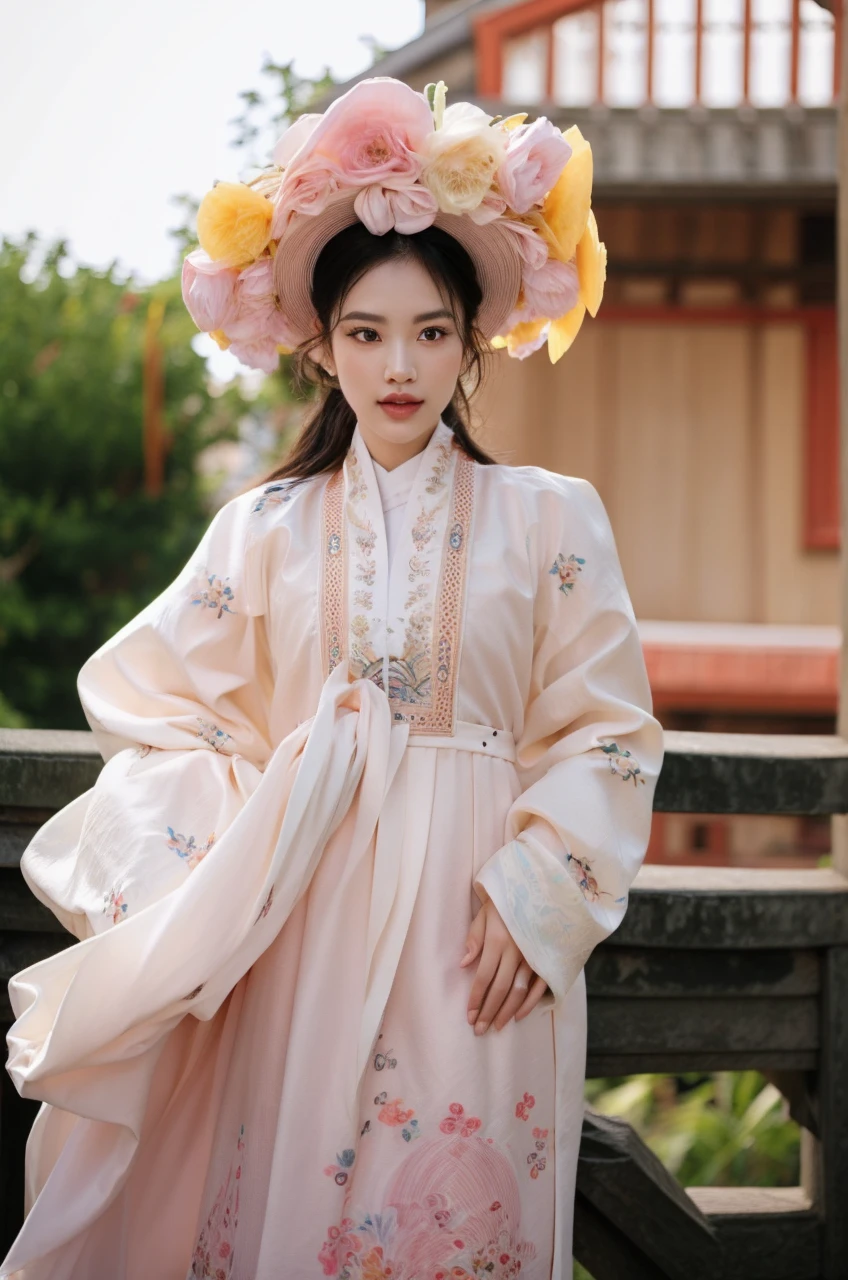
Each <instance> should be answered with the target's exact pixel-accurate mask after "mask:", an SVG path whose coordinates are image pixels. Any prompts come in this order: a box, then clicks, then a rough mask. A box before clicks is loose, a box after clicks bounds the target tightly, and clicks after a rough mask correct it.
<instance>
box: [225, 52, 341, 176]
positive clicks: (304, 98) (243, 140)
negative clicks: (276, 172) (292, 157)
mask: <svg viewBox="0 0 848 1280" xmlns="http://www.w3.org/2000/svg"><path fill="white" fill-rule="evenodd" d="M260 74H261V75H263V76H265V77H266V78H267V80H268V81H269V82H270V83H269V84H268V86H267V87H266V88H265V89H264V91H263V90H260V89H246V90H244V91H243V92H242V93H240V94H239V97H240V98H241V102H242V110H241V114H240V115H238V116H236V117H235V118H234V119H233V120H231V121H230V124H231V125H233V127H234V128H235V129H236V136H235V138H234V139H233V146H234V147H238V148H240V149H241V150H242V151H243V152H244V153H245V158H246V159H247V161H248V163H250V164H258V165H260V166H263V165H264V164H266V163H267V162H266V161H265V160H256V158H255V156H256V149H257V148H259V149H260V150H261V151H263V152H265V153H267V154H269V155H270V152H271V149H272V148H273V145H274V143H275V142H276V141H277V139H278V138H279V136H280V134H281V133H282V132H283V130H284V129H285V127H286V125H288V124H290V123H291V122H292V120H296V119H297V117H298V116H299V115H302V114H303V113H304V112H305V111H310V110H312V106H313V103H315V102H316V101H317V100H318V99H320V98H322V97H323V96H324V94H325V93H327V91H328V90H330V89H332V87H333V85H334V84H335V83H336V81H335V80H334V79H333V77H332V76H331V74H330V68H329V67H325V68H324V70H323V71H322V73H321V75H320V76H317V77H314V78H310V77H309V76H301V75H298V73H297V72H296V71H295V69H294V60H291V61H289V62H275V61H274V59H273V58H271V57H269V56H268V55H267V54H266V56H265V61H264V62H263V64H262V67H261V72H260Z"/></svg>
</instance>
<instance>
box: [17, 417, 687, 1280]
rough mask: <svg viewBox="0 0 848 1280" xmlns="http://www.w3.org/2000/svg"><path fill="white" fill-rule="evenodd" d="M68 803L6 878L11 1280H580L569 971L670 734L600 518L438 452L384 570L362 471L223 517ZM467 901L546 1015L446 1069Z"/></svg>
mask: <svg viewBox="0 0 848 1280" xmlns="http://www.w3.org/2000/svg"><path fill="white" fill-rule="evenodd" d="M78 688H79V694H80V698H81V701H82V705H83V708H84V710H85V714H86V717H87V719H88V722H89V724H90V726H91V729H92V731H93V733H94V735H95V738H96V741H97V744H98V747H99V749H100V751H101V753H102V755H103V757H104V761H105V763H104V767H103V770H102V771H101V773H100V775H99V777H98V779H97V782H96V784H95V786H94V787H92V788H91V789H90V790H89V791H88V792H86V793H85V794H84V795H82V796H80V797H79V798H78V799H77V800H75V801H74V802H73V803H71V804H69V805H68V806H67V807H66V808H64V809H62V810H61V811H60V812H59V813H57V814H56V815H55V816H54V817H53V818H51V819H50V820H49V821H48V822H47V823H46V824H45V825H44V826H43V827H42V828H41V829H40V831H39V832H38V833H37V835H36V836H35V838H34V839H33V841H32V842H31V844H30V845H29V847H28V848H27V850H26V851H25V853H24V855H23V860H22V871H23V874H24V876H25V878H26V880H27V883H28V884H29V886H30V888H31V890H32V892H33V893H34V894H35V895H36V896H37V897H38V898H39V899H40V900H41V901H42V902H44V903H45V904H46V905H47V906H48V907H50V909H51V910H52V911H53V912H54V913H55V914H56V916H57V917H58V918H59V919H60V920H61V922H62V923H63V924H64V925H65V927H66V928H67V929H69V930H70V931H71V932H72V933H73V934H74V935H75V937H76V938H77V939H78V941H77V942H76V943H75V944H74V945H73V946H71V947H69V948H68V949H66V950H64V951H62V952H60V953H59V954H57V955H55V956H52V957H50V958H49V959H47V960H44V961H41V962H39V963H38V964H35V965H32V966H30V967H29V968H28V969H25V970H23V971H22V972H20V973H18V974H17V975H15V977H14V978H13V979H12V980H11V983H10V997H11V1000H12V1006H13V1010H14V1013H15V1016H16V1022H15V1024H14V1026H13V1027H12V1029H11V1031H10V1033H9V1037H8V1043H9V1059H8V1070H9V1072H10V1074H11V1076H12V1079H13V1081H14V1083H15V1085H16V1087H17V1089H18V1090H19V1092H20V1093H21V1094H22V1095H23V1096H25V1097H29V1098H37V1099H41V1100H42V1102H43V1105H42V1107H41V1110H40V1111H39V1113H38V1116H37V1119H36V1121H35V1125H34V1128H33V1132H32V1135H31V1137H30V1141H29V1145H28V1150H27V1182H26V1208H27V1219H26V1222H25V1224H24V1226H23V1229H22V1231H21V1232H20V1234H19V1236H18V1239H17V1240H16V1241H15V1243H14V1245H13V1247H12V1249H11V1251H10V1253H9V1255H8V1256H7V1258H6V1260H5V1263H4V1264H3V1266H2V1268H0V1275H2V1276H4V1277H16V1280H71V1277H76V1278H78V1277H80V1276H86V1275H91V1276H96V1275H100V1274H105V1272H104V1271H103V1270H102V1268H103V1267H104V1266H107V1267H108V1273H109V1274H110V1275H111V1276H114V1277H119V1276H120V1277H126V1280H141V1278H142V1277H144V1278H145V1280H149V1277H150V1276H151V1275H156V1276H161V1277H163V1280H165V1278H167V1280H171V1277H173V1278H174V1280H183V1277H186V1280H189V1278H190V1277H200V1276H203V1277H207V1276H208V1277H215V1278H216V1280H279V1278H280V1277H281V1276H285V1277H286V1280H289V1278H291V1280H301V1277H303V1280H306V1278H307V1277H312V1276H321V1275H327V1276H339V1277H341V1278H342V1280H380V1277H384V1276H388V1275H391V1276H392V1277H393V1280H435V1278H436V1277H438V1278H439V1280H441V1278H442V1277H459V1278H460V1280H461V1278H462V1277H469V1278H470V1277H476V1276H478V1275H481V1274H485V1275H487V1276H490V1277H493V1278H494V1280H506V1277H515V1276H518V1275H519V1274H520V1276H521V1277H522V1280H526V1278H527V1277H531V1280H551V1277H552V1276H556V1277H560V1276H565V1275H567V1274H570V1259H571V1236H572V1208H573V1198H574V1178H575V1169H576V1160H577V1151H578V1145H579V1140H580V1129H581V1116H582V1090H583V1078H584V1071H585V1050H586V1014H585V981H584V975H583V965H584V964H585V961H586V959H587V957H588V956H589V954H590V953H591V951H592V949H593V948H594V947H595V946H596V945H597V943H598V942H599V941H601V940H602V939H603V938H604V937H606V936H607V935H608V934H609V933H611V932H612V931H613V930H614V929H615V928H616V927H617V925H618V924H619V923H620V921H621V919H622V916H623V914H624V911H625V909H626V905H627V896H628V889H629V885H630V883H631V881H632V879H633V877H634V875H635V874H636V871H637V870H638V868H639V865H640V863H641V861H642V859H643V857H644V854H645V850H646V847H647V843H648V836H649V830H650V821H651V808H652V797H653V791H654V786H655V782H656V777H657V774H658V772H659V768H660V765H661V761H662V732H661V729H660V726H659V724H658V722H657V721H656V719H655V718H654V717H653V715H652V714H651V696H650V690H649V686H648V681H647V676H646V672H645V666H644V661H643V657H642V651H641V646H640V643H639V638H638V634H637V630H636V626H635V621H634V617H633V611H632V608H631V604H630V600H629V597H628V594H627V590H626V587H625V584H624V581H623V578H622V574H621V568H620V564H619V560H618V556H617V553H616V547H615V542H614V538H613V535H612V531H611V529H610V525H609V521H608V519H607V516H606V512H605V510H604V508H603V505H602V503H601V500H600V498H599V497H598V494H597V493H596V491H595V490H594V489H593V487H592V486H591V485H590V484H589V483H587V482H586V481H584V480H580V479H575V478H571V477H565V476H560V475H557V474H554V473H551V472H548V471H545V470H543V469H541V468H537V467H517V468H511V467H507V466H500V465H496V466H481V465H479V464H477V463H475V462H473V461H472V460H471V459H470V458H469V457H468V456H467V455H466V454H465V453H464V451H462V450H461V448H460V447H459V446H458V445H457V443H456V442H455V440H454V437H453V434H452V432H451V431H450V430H449V428H448V427H447V426H446V425H445V424H444V422H441V421H440V422H439V424H438V426H437V428H436V430H435V432H434V434H433V436H432V437H431V439H430V441H429V443H428V445H427V447H426V448H425V450H424V451H423V452H422V454H421V456H420V463H419V466H418V468H417V470H416V473H415V480H414V483H413V486H412V490H411V492H410V494H409V499H408V502H407V506H406V509H405V512H404V519H403V525H402V528H401V530H400V532H399V535H398V546H397V550H396V553H395V555H394V558H393V561H392V565H391V568H389V566H388V561H387V554H386V539H385V523H384V520H383V514H382V509H381V505H380V501H379V494H378V490H377V485H376V482H375V474H374V468H373V464H372V460H371V458H370V455H369V453H368V450H367V449H366V447H365V444H364V441H363V439H362V437H361V435H360V432H359V430H358V428H357V430H356V431H355V432H354V436H353V440H352V443H351V446H350V449H349V451H348V454H347V456H346V459H345V462H344V466H343V468H342V469H341V470H340V471H339V472H337V473H336V474H334V475H333V476H329V477H328V476H326V475H324V476H320V477H316V478H314V479H312V480H310V481H308V482H307V483H305V484H303V485H297V486H292V485H291V484H288V483H276V484H270V485H265V486H257V487H256V488H254V489H251V490H250V491H249V492H247V493H245V494H242V495H239V496H238V497H235V498H233V499H231V500H230V501H229V502H227V503H226V504H225V505H224V507H222V509H221V510H220V511H219V512H218V514H217V515H216V516H215V517H214V519H213V520H212V521H211V523H210V525H209V527H208V529H207V531H206V533H205V534H204V536H203V538H202V540H201V542H200V544H199V546H198V547H197V549H196V551H195V553H194V555H193V556H192V557H191V559H190V561H189V563H188V564H187V565H186V566H185V568H184V570H183V571H182V573H180V574H179V575H178V577H177V578H176V579H175V580H174V582H173V583H172V584H171V585H170V586H169V587H168V588H167V589H166V590H165V591H164V592H163V593H162V594H161V595H160V596H158V597H157V598H156V599H155V600H153V601H152V602H151V604H150V605H148V606H147V608H146V609H144V610H142V611H141V613H139V614H138V615H137V616H136V617H135V618H134V619H132V620H131V621H130V622H129V623H127V625H126V626H124V627H123V628H122V629H121V630H120V631H119V632H118V633H117V634H116V635H115V636H113V637H112V638H111V639H110V640H109V641H107V642H106V643H105V644H104V645H103V646H102V647H101V648H100V649H98V651H97V652H96V653H95V654H93V655H92V657H91V658H90V659H89V660H88V661H87V662H86V663H85V665H84V666H83V668H82V670H81V672H80V675H79V681H78ZM487 896H488V897H491V899H492V900H493V901H494V903H495V905H496V906H497V908H498V910H499V912H500V913H501V915H502V916H503V918H504V920H505V922H506V924H507V926H508V928H509V930H510V932H511V933H512V935H513V937H514V939H515V941H516V943H517V944H518V946H519V948H520V949H521V951H522V952H523V953H524V955H525V956H526V958H527V960H528V961H529V963H530V964H531V965H532V967H533V968H534V970H536V971H537V972H538V973H540V974H542V975H543V976H544V977H545V979H546V981H547V983H548V986H549V988H550V992H549V994H548V995H547V996H546V997H545V999H544V1000H543V1002H542V1004H541V1005H540V1006H539V1008H537V1009H536V1010H535V1011H534V1013H533V1014H532V1015H531V1016H530V1017H528V1018H527V1019H525V1020H524V1021H522V1022H521V1023H518V1024H516V1023H515V1022H514V1021H511V1022H510V1023H508V1024H507V1026H506V1027H505V1028H504V1029H503V1030H502V1031H500V1032H496V1031H495V1030H494V1029H490V1030H489V1031H488V1032H487V1033H486V1034H485V1035H483V1036H479V1037H477V1036H475V1035H474V1034H473V1032H472V1029H471V1028H470V1027H469V1026H468V1025H467V1022H466V1017H465V1010H466V1005H467V1002H468V995H469V991H470V984H471V982H472V980H473V966H472V967H471V968H470V969H460V967H459V961H460V959H461V956H462V954H463V950H464V940H465V937H466V934H467V931H468V927H469V925H470V923H471V920H472V919H473V916H474V914H475V912H476V910H477V909H478V908H479V905H480V902H481V901H484V900H485V899H486V897H487Z"/></svg>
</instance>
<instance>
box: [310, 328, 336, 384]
mask: <svg viewBox="0 0 848 1280" xmlns="http://www.w3.org/2000/svg"><path fill="white" fill-rule="evenodd" d="M312 327H313V330H314V332H315V345H314V346H313V347H310V348H309V355H310V358H311V359H312V360H314V362H315V363H316V364H319V365H320V366H321V368H322V369H323V370H324V372H325V373H326V374H328V376H329V377H331V378H335V376H336V362H335V360H334V359H333V350H332V347H331V346H330V343H329V342H325V341H323V340H322V338H321V325H320V324H319V322H318V320H317V319H316V320H314V321H313V326H312Z"/></svg>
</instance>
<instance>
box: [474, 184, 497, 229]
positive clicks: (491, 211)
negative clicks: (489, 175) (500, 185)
mask: <svg viewBox="0 0 848 1280" xmlns="http://www.w3.org/2000/svg"><path fill="white" fill-rule="evenodd" d="M505 210H506V200H504V199H503V197H502V196H499V195H497V193H496V192H494V191H487V192H486V194H485V195H484V196H483V199H482V200H481V201H480V203H479V204H478V206H477V208H476V209H469V211H468V217H469V218H470V219H471V221H472V222H476V223H479V224H480V225H481V226H482V225H484V224H485V223H487V222H494V221H495V219H496V218H500V217H501V216H502V214H503V213H504V211H505Z"/></svg>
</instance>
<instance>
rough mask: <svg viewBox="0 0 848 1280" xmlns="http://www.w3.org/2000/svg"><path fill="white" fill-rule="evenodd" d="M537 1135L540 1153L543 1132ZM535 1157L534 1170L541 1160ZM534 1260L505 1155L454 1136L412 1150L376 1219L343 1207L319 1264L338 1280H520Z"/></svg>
mask: <svg viewBox="0 0 848 1280" xmlns="http://www.w3.org/2000/svg"><path fill="white" fill-rule="evenodd" d="M454 1118H456V1117H454ZM536 1132H539V1133H540V1134H542V1136H541V1137H540V1138H539V1139H537V1143H538V1142H539V1141H541V1142H542V1143H543V1151H544V1141H545V1137H546V1136H547V1131H546V1130H539V1131H536ZM534 1136H535V1134H534ZM535 1155H536V1156H537V1161H535V1162H534V1163H538V1158H539V1157H540V1155H541V1158H542V1160H544V1158H545V1157H544V1155H543V1154H542V1153H540V1152H539V1151H538V1150H537V1151H536V1152H535ZM536 1176H538V1174H537V1175H536ZM536 1257H537V1250H536V1248H535V1246H534V1245H533V1244H532V1243H531V1241H530V1240H528V1239H525V1238H524V1236H523V1234H522V1231H521V1196H520V1192H519V1186H518V1179H517V1177H516V1172H515V1169H514V1167H513V1164H512V1161H511V1159H510V1158H509V1156H508V1155H507V1153H506V1152H505V1151H503V1150H501V1149H500V1148H498V1147H497V1146H496V1145H494V1144H492V1143H490V1142H488V1141H485V1142H484V1141H483V1139H481V1138H479V1137H476V1136H474V1135H471V1136H469V1137H467V1138H463V1137H462V1136H461V1135H460V1134H458V1133H453V1134H450V1135H444V1136H442V1135H436V1136H435V1137H434V1138H430V1139H426V1140H424V1141H422V1142H420V1143H417V1144H416V1146H415V1147H414V1148H413V1149H412V1150H410V1152H409V1155H408V1156H407V1157H406V1158H405V1159H404V1160H403V1161H402V1162H401V1164H400V1166H399V1167H398V1169H397V1170H396V1171H395V1173H394V1175H393V1176H392V1178H391V1180H390V1182H389V1184H388V1186H387V1188H386V1194H385V1198H384V1200H383V1204H382V1206H381V1208H380V1209H379V1211H374V1210H373V1209H372V1210H369V1211H364V1210H362V1209H359V1208H354V1207H351V1205H350V1202H349V1200H346V1201H345V1216H344V1217H343V1218H342V1219H341V1221H340V1223H339V1225H338V1226H331V1227H330V1228H329V1229H328V1231H327V1238H326V1239H325V1240H324V1243H323V1245H322V1247H321V1249H320V1251H319V1253H318V1262H319V1263H320V1265H321V1267H322V1270H323V1273H324V1275H325V1276H335V1277H338V1280H389V1278H390V1277H391V1278H393V1280H402V1278H403V1277H407V1276H408V1277H413V1276H415V1277H419V1276H420V1277H421V1278H422V1280H424V1277H426V1278H427V1280H484V1278H485V1280H521V1276H523V1275H526V1273H527V1267H528V1265H529V1264H530V1263H531V1262H532V1261H533V1259H534V1258H536Z"/></svg>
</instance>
